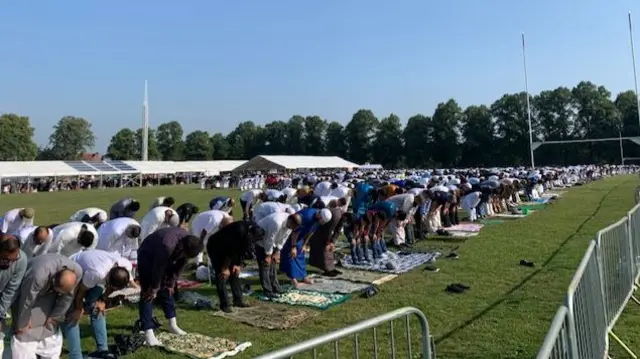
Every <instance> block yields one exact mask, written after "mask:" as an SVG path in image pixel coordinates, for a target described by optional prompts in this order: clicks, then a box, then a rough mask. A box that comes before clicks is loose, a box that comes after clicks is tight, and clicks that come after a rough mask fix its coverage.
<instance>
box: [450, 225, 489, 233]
mask: <svg viewBox="0 0 640 359" xmlns="http://www.w3.org/2000/svg"><path fill="white" fill-rule="evenodd" d="M482 227H484V225H483V224H479V223H460V224H458V225H455V226H451V227H449V228H445V230H447V231H449V232H480V230H481V229H482Z"/></svg>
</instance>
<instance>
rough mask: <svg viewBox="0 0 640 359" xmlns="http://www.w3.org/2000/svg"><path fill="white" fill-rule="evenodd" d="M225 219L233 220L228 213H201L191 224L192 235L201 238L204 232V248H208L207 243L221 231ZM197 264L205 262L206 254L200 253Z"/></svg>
mask: <svg viewBox="0 0 640 359" xmlns="http://www.w3.org/2000/svg"><path fill="white" fill-rule="evenodd" d="M225 218H230V219H231V218H232V217H231V216H230V215H229V214H228V213H227V212H224V211H220V210H217V209H212V210H209V211H204V212H200V213H198V214H197V215H196V217H195V218H194V219H193V221H192V222H191V233H193V235H195V236H198V237H201V236H202V231H204V232H205V235H204V248H207V241H208V240H209V237H211V236H212V235H213V234H214V233H216V232H217V231H218V230H219V229H220V224H222V221H223V220H224V219H225ZM196 262H197V263H202V262H204V254H203V253H202V252H200V253H199V254H198V256H197V257H196Z"/></svg>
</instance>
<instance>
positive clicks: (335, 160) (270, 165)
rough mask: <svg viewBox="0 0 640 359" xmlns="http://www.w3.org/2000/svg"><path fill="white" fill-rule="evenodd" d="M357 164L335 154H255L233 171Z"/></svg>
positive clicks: (345, 167)
mask: <svg viewBox="0 0 640 359" xmlns="http://www.w3.org/2000/svg"><path fill="white" fill-rule="evenodd" d="M358 167H359V165H358V164H355V163H353V162H349V161H347V160H345V159H342V158H340V157H337V156H256V157H254V158H252V159H250V160H249V161H247V162H245V163H243V164H242V165H240V166H238V167H236V168H235V169H234V170H233V172H242V171H273V170H278V171H282V170H295V169H329V168H336V169H337V168H341V169H349V170H352V169H356V168H358Z"/></svg>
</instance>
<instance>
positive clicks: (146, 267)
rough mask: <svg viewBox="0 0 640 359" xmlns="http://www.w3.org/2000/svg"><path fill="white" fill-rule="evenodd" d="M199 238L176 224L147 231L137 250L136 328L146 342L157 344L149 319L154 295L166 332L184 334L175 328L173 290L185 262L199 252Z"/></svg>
mask: <svg viewBox="0 0 640 359" xmlns="http://www.w3.org/2000/svg"><path fill="white" fill-rule="evenodd" d="M202 249H203V246H202V240H200V238H198V237H196V236H194V235H191V234H189V232H187V230H185V229H184V228H180V227H169V228H162V229H159V230H157V231H155V232H153V233H151V234H150V235H149V236H148V237H147V238H145V239H144V240H143V241H142V243H141V244H140V248H139V249H138V277H139V279H140V289H141V293H140V302H139V303H138V310H139V313H140V329H141V330H142V331H144V334H145V339H146V344H147V345H149V346H158V345H161V343H160V342H159V341H158V339H157V338H156V336H155V333H154V330H155V329H156V325H155V322H154V320H153V300H154V298H156V297H157V299H158V302H159V304H160V305H161V306H162V310H163V311H164V316H165V318H167V319H168V320H169V331H170V332H172V333H174V334H178V335H184V334H186V332H185V331H183V330H182V329H180V327H178V322H177V319H176V310H175V300H174V297H173V294H174V289H175V286H176V283H177V281H178V278H180V274H181V273H182V271H183V270H184V267H185V265H186V264H187V261H188V260H189V259H191V258H194V257H195V256H197V255H198V253H200V252H202Z"/></svg>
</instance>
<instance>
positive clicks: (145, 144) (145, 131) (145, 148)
mask: <svg viewBox="0 0 640 359" xmlns="http://www.w3.org/2000/svg"><path fill="white" fill-rule="evenodd" d="M142 160H143V161H148V160H149V97H148V93H147V80H144V101H143V103H142Z"/></svg>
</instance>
